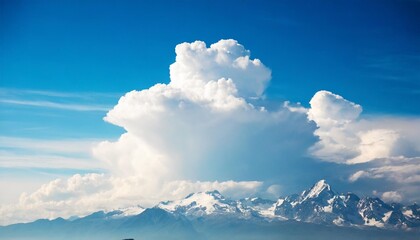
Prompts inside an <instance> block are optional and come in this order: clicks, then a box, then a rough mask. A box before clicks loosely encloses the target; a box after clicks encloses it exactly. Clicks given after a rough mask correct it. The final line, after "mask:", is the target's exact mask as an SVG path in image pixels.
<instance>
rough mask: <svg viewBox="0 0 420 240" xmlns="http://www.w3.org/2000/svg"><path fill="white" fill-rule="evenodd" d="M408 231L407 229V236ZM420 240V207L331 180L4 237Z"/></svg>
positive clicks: (199, 197)
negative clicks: (343, 188) (292, 190)
mask: <svg viewBox="0 0 420 240" xmlns="http://www.w3.org/2000/svg"><path fill="white" fill-rule="evenodd" d="M406 230H409V231H406ZM372 236H375V239H416V240H417V239H420V207H419V206H418V205H417V204H413V205H409V206H403V205H402V204H398V203H393V204H387V203H385V202H383V201H382V200H381V199H379V198H372V197H363V198H359V197H358V196H357V195H355V194H353V193H345V194H342V193H336V192H334V191H333V189H332V188H331V186H330V185H328V183H326V181H325V180H321V181H319V182H317V183H316V184H314V185H313V186H312V187H311V188H309V189H308V190H305V191H303V192H302V193H301V194H294V195H290V196H286V197H282V198H279V199H277V200H276V201H273V200H268V199H263V198H258V197H253V198H244V199H239V200H232V199H229V198H226V197H224V196H223V195H222V194H221V193H220V192H218V191H216V190H215V191H210V192H199V193H193V194H190V195H188V196H186V197H185V198H183V199H180V200H175V201H166V202H161V203H159V204H157V205H156V206H155V207H152V208H147V209H144V208H142V207H141V206H134V207H129V208H121V209H116V210H106V211H98V212H95V213H92V214H90V215H87V216H85V217H72V218H70V219H67V220H66V219H63V218H57V219H54V220H46V219H40V220H37V221H35V222H32V223H26V224H13V225H9V226H3V227H2V226H0V239H10V240H11V239H31V240H33V239H36V240H38V239H39V240H41V239H42V240H46V239H47V240H50V239H51V240H52V239H54V240H56V239H62V240H67V239H80V240H84V239H89V240H92V239H97V240H107V239H109V240H111V239H125V238H133V237H135V239H156V240H157V239H183V240H185V239H188V240H189V239H191V240H192V239H194V240H196V239H203V240H213V239H241V240H243V239H250V240H251V239H252V240H253V239H325V238H339V239H366V240H367V239H372Z"/></svg>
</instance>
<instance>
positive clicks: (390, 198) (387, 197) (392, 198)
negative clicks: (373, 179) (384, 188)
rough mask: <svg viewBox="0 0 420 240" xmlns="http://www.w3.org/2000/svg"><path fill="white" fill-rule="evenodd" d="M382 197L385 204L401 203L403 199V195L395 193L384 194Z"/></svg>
mask: <svg viewBox="0 0 420 240" xmlns="http://www.w3.org/2000/svg"><path fill="white" fill-rule="evenodd" d="M381 197H382V199H383V200H384V201H385V202H401V199H402V196H401V194H399V193H398V192H395V191H390V192H384V193H382V195H381Z"/></svg>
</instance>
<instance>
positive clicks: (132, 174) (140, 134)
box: [0, 40, 420, 222]
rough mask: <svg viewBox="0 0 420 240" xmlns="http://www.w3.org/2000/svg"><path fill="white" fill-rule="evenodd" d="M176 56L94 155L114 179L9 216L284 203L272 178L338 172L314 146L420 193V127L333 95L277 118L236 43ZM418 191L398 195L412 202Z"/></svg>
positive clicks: (30, 197) (121, 111)
mask: <svg viewBox="0 0 420 240" xmlns="http://www.w3.org/2000/svg"><path fill="white" fill-rule="evenodd" d="M176 54H177V56H176V62H175V63H173V64H172V65H171V66H170V82H169V83H168V84H156V85H154V86H152V87H150V88H149V89H143V90H140V91H131V92H129V93H127V94H125V95H124V96H123V97H121V98H120V100H119V102H118V104H117V105H116V106H114V108H113V109H112V110H110V111H109V112H108V113H107V115H106V117H105V118H104V119H105V121H107V122H109V123H111V124H114V125H117V126H120V127H122V128H124V129H125V130H126V132H125V133H124V134H122V135H121V136H120V137H119V139H118V140H116V141H103V142H100V143H99V144H97V145H96V146H95V147H94V148H93V150H92V151H93V155H94V157H95V158H97V159H98V160H100V161H101V162H103V163H104V166H106V169H107V170H108V172H109V175H104V174H86V175H74V176H73V177H71V178H68V179H58V180H54V181H52V182H50V183H47V184H45V185H43V186H42V187H41V188H39V189H38V190H37V191H34V192H33V193H29V194H25V195H22V197H21V199H20V202H19V203H18V204H16V205H10V206H6V207H2V208H1V210H0V213H1V215H2V216H5V218H4V219H6V220H5V221H8V222H16V221H27V220H30V219H35V218H39V217H40V216H42V217H48V218H53V217H57V216H70V215H83V214H87V213H89V212H92V211H95V210H99V209H111V208H117V207H125V206H129V205H133V204H142V205H144V206H146V207H147V206H151V205H153V204H156V203H157V202H158V201H161V200H171V199H176V198H181V197H183V196H185V195H187V194H189V193H190V192H197V191H205V190H213V189H218V190H220V191H222V193H225V194H227V195H228V196H234V197H240V196H241V195H248V194H253V193H256V192H258V191H259V192H261V191H262V192H264V193H265V194H266V195H271V196H272V195H278V194H279V193H280V190H282V191H283V190H284V189H283V187H284V186H286V185H285V184H283V185H282V187H281V188H280V186H279V185H277V184H273V185H271V186H270V187H268V188H266V187H265V188H263V187H262V186H263V181H265V180H270V181H272V180H273V179H278V178H279V176H283V175H286V174H289V176H290V175H293V176H296V178H306V179H310V180H314V181H315V180H318V179H319V178H320V177H319V176H320V175H322V174H324V173H325V172H323V171H326V170H325V169H328V168H326V167H325V168H323V167H324V166H325V165H327V164H321V163H319V162H316V163H314V162H313V161H310V160H308V159H307V157H308V152H307V150H308V149H309V148H310V154H311V155H312V156H315V157H316V158H318V159H320V160H322V161H327V162H333V163H329V164H330V165H328V166H334V169H339V168H337V165H339V166H340V167H342V168H340V169H344V168H345V167H348V168H350V167H351V169H356V170H355V173H354V174H353V175H351V176H350V177H349V180H350V182H355V181H358V180H360V179H363V178H370V179H381V178H385V179H387V180H392V181H395V182H398V183H400V184H409V186H411V187H412V186H416V185H418V184H419V183H418V181H417V180H416V179H417V178H418V176H420V174H419V172H418V171H417V170H416V169H417V166H419V164H418V158H413V156H414V157H415V156H419V155H420V142H419V141H420V140H419V139H418V136H419V135H420V133H419V131H420V130H419V129H418V127H417V126H418V125H417V124H418V122H419V120H418V119H414V120H413V119H409V120H405V121H404V124H402V125H401V123H402V122H403V121H401V120H400V119H394V120H392V121H390V120H387V121H385V120H383V119H377V118H376V119H375V118H372V119H364V118H361V116H360V114H361V112H362V107H361V106H360V105H358V104H355V103H352V102H350V101H348V100H346V99H344V98H342V97H341V96H339V95H336V94H333V93H331V92H328V91H320V92H318V93H316V94H315V95H314V97H313V98H312V100H311V101H310V104H311V108H310V109H305V108H304V107H302V106H300V104H297V105H295V104H290V103H289V102H286V103H284V104H283V105H282V104H279V107H278V108H276V109H274V110H267V109H266V108H265V106H259V105H257V103H258V101H254V100H255V99H259V98H263V97H264V95H263V94H264V91H265V88H266V87H267V85H268V81H269V80H270V76H271V71H270V70H269V69H268V68H267V67H265V66H264V65H263V64H262V63H261V61H260V60H258V59H251V57H250V52H249V51H248V50H246V49H245V48H244V47H243V46H242V45H240V44H238V43H237V42H236V41H235V40H221V41H219V42H217V43H215V44H212V45H211V46H210V47H206V45H205V43H204V42H200V41H196V42H194V43H182V44H180V45H178V46H177V47H176ZM251 102H252V103H253V104H251ZM308 119H309V120H312V121H308ZM315 124H316V126H318V128H316V126H315ZM318 138H319V139H318ZM318 140H319V141H318ZM410 157H411V158H410ZM398 159H400V160H401V161H398ZM336 163H339V164H336ZM317 164H318V165H317ZM343 166H344V167H343ZM312 167H318V168H316V169H317V171H312V170H313V169H312ZM308 168H311V169H310V170H309V169H308ZM410 171H411V172H410ZM311 174H312V175H311ZM328 174H335V175H340V174H342V173H341V172H334V173H331V172H330V173H328ZM409 175H411V176H409ZM313 178H317V179H313ZM410 178H411V180H410ZM220 179H223V180H222V181H220ZM217 180H219V181H217ZM255 180H257V181H255ZM289 181H292V180H290V179H289ZM302 181H305V179H304V180H302ZM396 186H397V185H393V186H390V189H387V190H386V191H382V190H381V192H392V191H395V188H392V187H396ZM408 189H409V188H404V189H401V190H399V191H398V192H399V194H401V196H402V195H404V196H407V195H408V194H407V191H408ZM295 191H296V190H295ZM238 193H239V194H238ZM388 195H389V194H388ZM394 195H395V194H394ZM386 196H387V195H386ZM389 197H391V195H389ZM394 197H395V196H394Z"/></svg>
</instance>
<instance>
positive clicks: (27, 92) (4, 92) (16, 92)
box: [0, 88, 120, 112]
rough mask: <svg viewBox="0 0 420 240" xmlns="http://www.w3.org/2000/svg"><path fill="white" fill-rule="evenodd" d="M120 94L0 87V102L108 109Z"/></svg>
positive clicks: (66, 107)
mask: <svg viewBox="0 0 420 240" xmlns="http://www.w3.org/2000/svg"><path fill="white" fill-rule="evenodd" d="M119 96H120V95H119V94H117V93H101V92H58V91H46V90H33V89H13V88H0V103H3V104H8V105H20V106H28V107H37V108H51V109H59V110H69V111H83V112H88V111H94V112H106V111H109V110H110V109H111V108H112V106H113V104H114V103H115V101H116V100H117V99H118V97H119Z"/></svg>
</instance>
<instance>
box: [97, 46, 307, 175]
mask: <svg viewBox="0 0 420 240" xmlns="http://www.w3.org/2000/svg"><path fill="white" fill-rule="evenodd" d="M176 54H177V56H176V62H175V63H173V64H172V65H171V66H170V77H171V81H170V83H169V84H157V85H155V86H153V87H151V88H149V89H146V90H142V91H132V92H130V93H127V94H126V95H125V96H124V97H122V98H121V99H120V101H119V103H118V104H117V105H116V106H115V107H114V109H112V110H111V111H110V112H109V113H108V114H107V116H106V117H105V120H106V121H108V122H110V123H112V124H115V125H118V126H121V127H123V128H124V129H125V130H126V131H127V133H125V134H124V135H123V136H121V138H120V139H119V140H118V141H117V142H104V143H102V144H100V145H99V146H98V147H97V148H96V149H95V151H94V153H95V156H96V157H98V158H100V159H103V160H104V161H106V162H107V163H109V164H110V169H111V171H112V172H113V173H114V174H123V175H137V176H143V177H147V178H155V179H156V178H158V179H176V178H188V179H199V178H203V177H204V178H206V179H219V178H222V179H230V178H237V179H249V178H260V179H261V177H260V176H261V175H264V176H267V175H270V174H275V167H276V166H279V164H281V163H282V162H284V161H285V160H287V161H290V160H293V159H296V158H299V157H301V156H302V151H301V150H300V149H305V148H306V147H307V146H309V145H310V144H311V143H312V142H313V141H314V140H315V138H314V137H313V134H312V131H313V130H314V126H313V125H311V124H308V121H307V120H306V116H305V114H303V113H294V112H291V111H289V110H288V109H286V108H283V107H281V106H279V107H278V110H277V111H274V112H268V111H267V110H265V109H264V107H262V106H254V105H252V104H250V103H249V99H253V100H255V98H259V97H261V96H262V94H263V92H264V90H265V88H266V85H267V83H268V81H269V80H270V76H271V72H270V70H269V69H268V68H267V67H265V66H264V64H262V63H261V61H260V60H258V59H251V58H250V52H249V51H248V50H246V49H245V48H244V47H243V46H242V45H240V44H238V43H237V42H236V41H235V40H221V41H219V42H218V43H215V44H212V45H211V46H210V47H209V48H207V47H206V45H205V43H204V42H199V41H197V42H193V43H182V44H180V45H178V46H177V47H176ZM292 135H293V136H296V137H293V138H291V137H290V136H292ZM285 156H287V157H285ZM256 163H258V164H256ZM263 163H265V164H263ZM273 167H274V169H273Z"/></svg>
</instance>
